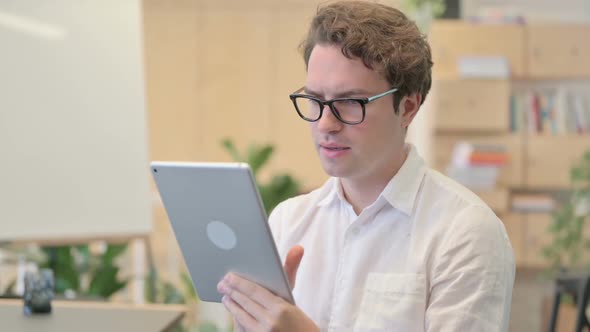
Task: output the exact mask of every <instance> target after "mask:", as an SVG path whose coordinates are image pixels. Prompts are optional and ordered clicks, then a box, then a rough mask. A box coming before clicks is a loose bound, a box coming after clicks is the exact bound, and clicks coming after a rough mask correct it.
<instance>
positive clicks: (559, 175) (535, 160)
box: [525, 135, 590, 189]
mask: <svg viewBox="0 0 590 332" xmlns="http://www.w3.org/2000/svg"><path fill="white" fill-rule="evenodd" d="M526 146H527V147H526V154H525V164H526V172H525V184H526V186H527V188H539V189H561V188H568V187H569V185H570V178H569V176H570V169H571V167H572V165H574V164H575V163H576V162H578V160H580V158H581V157H582V155H583V153H584V151H587V150H590V137H588V136H585V135H581V136H571V135H564V136H544V135H539V136H528V137H527V143H526Z"/></svg>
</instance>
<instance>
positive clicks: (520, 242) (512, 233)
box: [500, 213, 526, 266]
mask: <svg viewBox="0 0 590 332" xmlns="http://www.w3.org/2000/svg"><path fill="white" fill-rule="evenodd" d="M500 219H501V220H502V222H503V223H504V227H505V228H506V233H507V234H508V238H509V239H510V244H512V250H513V251H514V260H515V262H516V265H519V266H521V265H523V264H524V263H525V253H524V250H525V240H526V239H525V223H524V217H523V215H521V214H517V213H507V214H503V215H501V216H500Z"/></svg>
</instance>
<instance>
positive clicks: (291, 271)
mask: <svg viewBox="0 0 590 332" xmlns="http://www.w3.org/2000/svg"><path fill="white" fill-rule="evenodd" d="M301 258H303V247H302V246H299V245H297V246H294V247H293V248H291V250H289V253H288V254H287V258H286V259H285V273H286V274H287V278H288V279H289V285H291V289H293V288H295V278H296V277H297V269H299V263H301Z"/></svg>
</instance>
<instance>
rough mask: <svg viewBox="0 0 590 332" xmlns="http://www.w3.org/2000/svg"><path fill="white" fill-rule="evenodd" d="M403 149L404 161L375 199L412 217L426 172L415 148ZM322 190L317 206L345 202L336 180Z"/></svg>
mask: <svg viewBox="0 0 590 332" xmlns="http://www.w3.org/2000/svg"><path fill="white" fill-rule="evenodd" d="M405 149H406V150H409V151H408V156H407V157H406V160H405V161H404V163H403V164H402V167H401V168H400V169H399V170H398V171H397V173H396V174H395V175H394V176H393V178H392V179H391V180H390V181H389V183H388V184H387V185H386V186H385V188H384V189H383V191H382V192H381V195H379V197H378V198H377V199H378V200H379V199H382V198H383V199H385V200H386V201H387V202H388V203H389V204H391V206H393V207H394V208H396V209H399V210H400V211H402V212H403V213H405V214H406V215H408V216H409V215H412V210H413V209H414V203H415V201H416V196H417V195H418V191H419V189H420V184H421V183H422V179H423V177H424V173H425V171H426V170H425V167H424V160H422V158H421V157H420V156H419V155H418V152H417V151H416V147H415V146H414V145H412V144H406V147H405ZM323 190H324V192H325V193H326V194H325V197H324V198H323V199H322V200H320V201H319V202H318V204H317V205H318V206H325V205H328V204H330V203H332V202H333V201H334V200H336V199H339V200H341V201H346V200H345V199H344V194H343V192H342V185H341V184H340V180H339V179H338V178H330V179H329V180H328V181H327V182H326V184H324V186H323Z"/></svg>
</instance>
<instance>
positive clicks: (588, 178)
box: [542, 151, 590, 274]
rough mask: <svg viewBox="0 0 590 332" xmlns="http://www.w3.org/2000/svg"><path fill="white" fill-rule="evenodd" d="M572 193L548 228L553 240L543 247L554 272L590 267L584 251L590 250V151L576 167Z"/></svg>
mask: <svg viewBox="0 0 590 332" xmlns="http://www.w3.org/2000/svg"><path fill="white" fill-rule="evenodd" d="M570 181H571V195H570V197H569V199H567V200H566V201H565V203H564V204H562V205H561V206H560V208H559V209H558V210H556V211H555V213H554V214H553V220H552V223H551V225H550V226H549V229H548V231H549V232H550V233H551V234H552V235H553V239H552V242H551V243H550V244H549V245H547V246H545V247H544V248H543V252H542V254H543V256H545V257H546V258H547V259H548V260H549V262H550V264H551V268H550V271H548V272H549V273H551V274H553V273H556V272H559V271H562V270H578V269H589V268H590V262H582V261H581V258H582V254H583V253H584V252H585V251H586V250H588V249H590V239H588V238H585V237H584V226H585V223H586V221H588V219H589V218H590V151H587V152H586V153H584V155H583V157H582V158H581V159H580V160H579V161H578V162H577V163H576V164H575V165H574V166H573V167H572V169H571V172H570Z"/></svg>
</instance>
